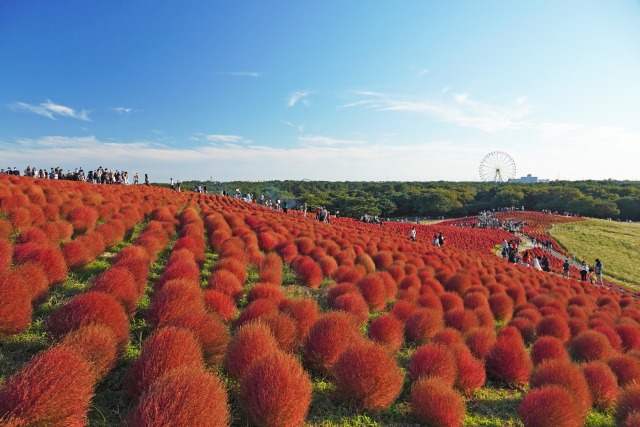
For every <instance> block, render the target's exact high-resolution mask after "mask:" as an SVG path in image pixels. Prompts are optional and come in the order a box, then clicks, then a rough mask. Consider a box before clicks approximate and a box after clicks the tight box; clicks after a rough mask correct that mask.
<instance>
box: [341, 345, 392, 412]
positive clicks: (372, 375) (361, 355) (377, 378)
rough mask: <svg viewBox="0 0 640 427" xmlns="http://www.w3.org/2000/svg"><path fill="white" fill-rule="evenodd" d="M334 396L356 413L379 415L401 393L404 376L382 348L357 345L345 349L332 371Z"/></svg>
mask: <svg viewBox="0 0 640 427" xmlns="http://www.w3.org/2000/svg"><path fill="white" fill-rule="evenodd" d="M333 377H334V379H335V385H336V395H337V396H338V398H339V399H340V400H342V401H345V402H349V403H353V404H354V405H355V406H356V407H357V408H358V409H360V410H365V411H380V410H383V409H387V408H388V407H390V406H391V404H392V403H393V401H394V400H395V399H396V398H397V397H398V395H399V394H400V391H401V390H402V384H403V382H404V376H403V374H402V371H401V370H400V368H399V367H398V364H397V363H396V361H395V358H394V357H393V356H391V355H390V354H389V352H388V350H386V349H385V348H384V347H382V346H379V345H377V344H374V343H372V342H367V341H361V342H359V343H357V344H354V345H353V346H352V347H351V348H349V349H347V350H346V351H345V352H344V353H342V355H341V356H340V358H339V359H338V361H337V362H336V364H335V366H334V367H333Z"/></svg>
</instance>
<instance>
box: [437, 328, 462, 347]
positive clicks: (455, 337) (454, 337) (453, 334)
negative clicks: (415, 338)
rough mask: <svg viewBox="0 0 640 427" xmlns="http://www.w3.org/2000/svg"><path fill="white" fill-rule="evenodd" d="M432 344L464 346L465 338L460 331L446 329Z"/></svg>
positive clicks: (440, 332)
mask: <svg viewBox="0 0 640 427" xmlns="http://www.w3.org/2000/svg"><path fill="white" fill-rule="evenodd" d="M431 341H432V342H435V343H438V344H444V345H446V346H448V347H453V346H456V345H460V344H462V345H464V343H465V342H464V336H463V335H462V333H461V332H460V331H459V330H458V329H454V328H444V329H442V330H440V331H439V332H438V333H437V334H435V335H434V336H433V339H432V340H431Z"/></svg>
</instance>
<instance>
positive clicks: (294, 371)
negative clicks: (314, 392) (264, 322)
mask: <svg viewBox="0 0 640 427" xmlns="http://www.w3.org/2000/svg"><path fill="white" fill-rule="evenodd" d="M239 400H240V402H241V404H242V407H243V408H244V410H245V411H246V413H247V415H248V417H249V420H250V421H251V423H253V424H254V425H258V426H291V427H296V426H302V425H304V421H305V418H306V416H307V411H308V410H309V405H310V404H311V379H310V378H309V375H308V374H307V373H306V372H305V371H304V369H302V366H300V363H299V362H298V361H297V359H295V358H294V357H293V356H291V355H288V354H284V353H282V352H279V351H276V352H274V353H270V354H267V355H265V356H263V357H261V358H259V359H258V360H257V361H256V362H255V363H254V364H253V365H252V366H251V367H250V368H249V369H248V370H247V372H246V373H245V374H244V375H243V376H242V378H241V379H240V391H239Z"/></svg>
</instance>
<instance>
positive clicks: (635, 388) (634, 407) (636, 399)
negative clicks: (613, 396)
mask: <svg viewBox="0 0 640 427" xmlns="http://www.w3.org/2000/svg"><path fill="white" fill-rule="evenodd" d="M637 412H640V383H634V384H630V385H629V386H628V387H625V388H623V389H622V390H621V391H620V395H619V396H618V404H617V406H616V411H615V418H616V421H618V422H619V423H622V422H623V421H624V420H626V419H627V418H628V417H629V416H630V415H631V414H633V413H637Z"/></svg>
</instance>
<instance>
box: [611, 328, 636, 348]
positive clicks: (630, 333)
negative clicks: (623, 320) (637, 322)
mask: <svg viewBox="0 0 640 427" xmlns="http://www.w3.org/2000/svg"><path fill="white" fill-rule="evenodd" d="M614 330H615V331H616V333H617V334H618V336H619V337H620V339H621V340H622V350H623V351H624V352H627V351H631V350H635V349H638V348H640V327H638V326H632V325H616V326H615V327H614Z"/></svg>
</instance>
